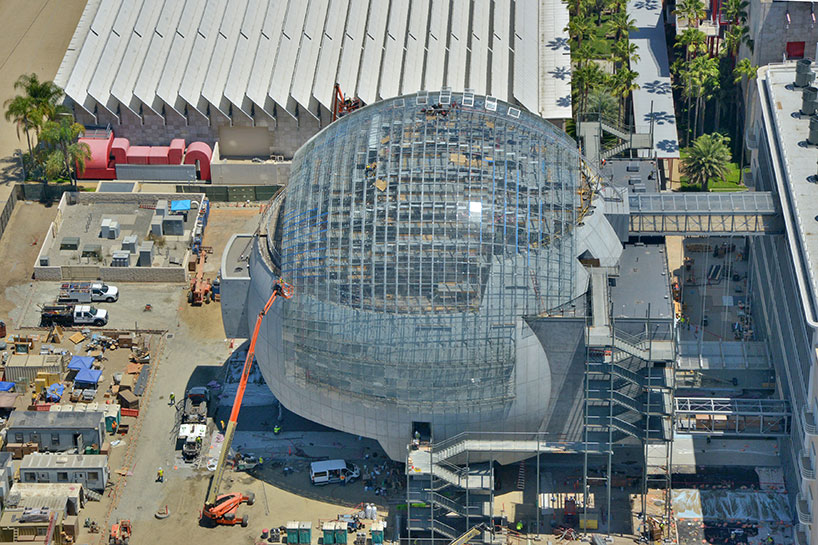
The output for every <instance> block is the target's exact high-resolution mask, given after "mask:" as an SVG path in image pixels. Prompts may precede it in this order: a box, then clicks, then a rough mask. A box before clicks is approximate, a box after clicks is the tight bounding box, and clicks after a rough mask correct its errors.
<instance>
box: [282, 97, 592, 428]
mask: <svg viewBox="0 0 818 545" xmlns="http://www.w3.org/2000/svg"><path fill="white" fill-rule="evenodd" d="M580 180H581V176H580V155H579V152H578V150H577V148H576V144H575V143H574V141H573V140H571V139H570V138H569V137H568V136H566V135H565V134H564V133H563V132H562V131H561V130H560V129H558V128H557V127H555V126H553V125H551V124H550V123H549V122H547V121H545V120H544V119H542V118H540V117H538V116H535V115H532V114H530V113H528V112H524V111H521V110H519V109H517V108H515V107H513V106H511V105H509V104H506V103H504V102H501V101H498V100H496V99H493V98H491V97H479V96H474V95H472V94H469V93H463V94H460V93H449V92H447V91H445V90H444V91H441V92H440V93H418V94H416V95H409V96H404V97H399V98H395V99H391V100H385V101H382V102H378V103H376V104H373V105H370V106H367V107H365V108H363V109H361V110H359V111H356V112H353V113H351V114H349V115H347V116H346V117H344V118H341V119H340V120H338V121H336V122H334V123H332V124H331V125H330V126H328V127H327V128H326V129H324V130H323V131H322V132H321V133H319V134H318V135H316V136H315V137H314V138H313V139H312V140H311V141H309V142H308V143H307V144H306V145H304V146H303V147H302V148H301V149H300V150H299V151H298V153H297V154H296V155H295V157H294V159H293V164H292V170H291V173H290V180H289V185H288V187H287V189H286V193H285V197H284V201H283V203H281V205H280V208H279V212H278V213H277V214H275V215H273V216H272V219H271V224H270V225H269V231H268V232H270V233H274V236H273V240H271V241H270V242H271V245H272V252H271V253H272V257H273V261H274V262H275V264H276V265H277V266H278V267H279V268H280V271H281V276H282V277H283V278H284V279H285V280H287V281H288V282H291V283H292V284H293V285H294V287H295V290H296V292H295V293H296V295H295V296H294V297H293V298H292V299H291V300H289V301H287V302H286V303H285V306H284V315H283V325H282V327H283V339H284V350H285V358H284V359H285V361H286V362H287V363H286V366H287V368H286V374H287V375H288V377H289V378H291V379H293V380H295V381H297V382H301V383H303V384H304V385H307V384H314V385H318V386H320V387H322V388H327V389H329V390H334V391H339V392H342V393H343V394H345V395H351V396H358V397H363V398H370V399H373V400H376V399H382V400H390V401H391V402H394V403H398V404H399V405H405V406H407V407H412V408H414V409H416V410H419V409H421V408H422V409H423V410H425V411H428V412H436V411H452V410H456V411H468V410H470V403H479V404H480V405H481V406H484V405H494V406H499V405H502V404H504V403H506V402H508V401H509V400H511V399H513V397H514V391H513V387H512V382H513V381H512V377H513V372H514V363H515V338H516V335H517V333H516V331H517V325H518V320H519V318H521V317H524V316H531V315H539V314H542V313H545V312H547V311H548V310H550V309H553V308H556V307H558V306H560V305H563V304H565V303H567V302H568V301H569V300H570V299H572V297H573V296H574V291H575V289H574V288H575V285H574V284H575V281H576V279H575V277H576V274H575V273H576V271H575V268H576V267H577V266H578V264H577V261H576V259H575V253H574V250H575V241H574V237H573V233H574V228H575V227H576V225H577V217H578V210H579V208H580Z"/></svg>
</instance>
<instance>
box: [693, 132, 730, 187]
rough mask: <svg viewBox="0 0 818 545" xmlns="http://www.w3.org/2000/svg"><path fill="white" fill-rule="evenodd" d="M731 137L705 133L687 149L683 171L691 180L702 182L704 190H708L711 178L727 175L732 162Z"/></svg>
mask: <svg viewBox="0 0 818 545" xmlns="http://www.w3.org/2000/svg"><path fill="white" fill-rule="evenodd" d="M729 146H730V139H729V138H728V137H726V136H724V135H722V134H719V133H713V134H703V135H701V136H700V137H698V138H696V140H694V141H693V145H692V146H690V147H688V148H686V149H685V154H686V156H685V158H684V159H682V173H683V174H684V175H685V176H687V179H688V181H689V182H691V183H694V184H700V185H701V188H702V191H707V190H708V185H709V183H710V181H711V180H715V179H719V178H722V179H723V178H724V177H725V176H727V171H728V169H727V165H728V164H729V163H730V159H731V157H730V147H729Z"/></svg>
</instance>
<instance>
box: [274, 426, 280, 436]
mask: <svg viewBox="0 0 818 545" xmlns="http://www.w3.org/2000/svg"><path fill="white" fill-rule="evenodd" d="M279 433H281V426H279V425H278V424H276V425H275V427H274V428H273V435H278V434H279Z"/></svg>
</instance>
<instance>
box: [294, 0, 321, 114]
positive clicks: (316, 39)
mask: <svg viewBox="0 0 818 545" xmlns="http://www.w3.org/2000/svg"><path fill="white" fill-rule="evenodd" d="M328 12H329V0H311V1H310V7H309V10H307V19H306V21H305V22H304V32H302V33H301V45H300V47H299V49H298V59H297V60H296V65H295V72H294V73H293V78H292V83H293V85H292V88H291V89H290V95H291V96H292V97H293V99H294V100H295V101H296V102H297V103H299V104H301V105H302V106H303V107H304V109H306V110H307V111H309V112H310V114H312V115H313V116H316V112H312V111H310V110H309V106H310V102H311V99H312V85H313V82H314V81H315V72H316V69H317V68H318V54H319V52H320V50H321V39H322V38H323V35H324V22H325V21H326V19H327V14H328Z"/></svg>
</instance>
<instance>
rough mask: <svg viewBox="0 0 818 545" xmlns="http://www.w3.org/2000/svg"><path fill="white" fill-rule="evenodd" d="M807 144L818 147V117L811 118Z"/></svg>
mask: <svg viewBox="0 0 818 545" xmlns="http://www.w3.org/2000/svg"><path fill="white" fill-rule="evenodd" d="M807 143H809V144H812V145H813V146H815V145H818V117H815V116H811V117H810V118H809V136H808V137H807Z"/></svg>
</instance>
